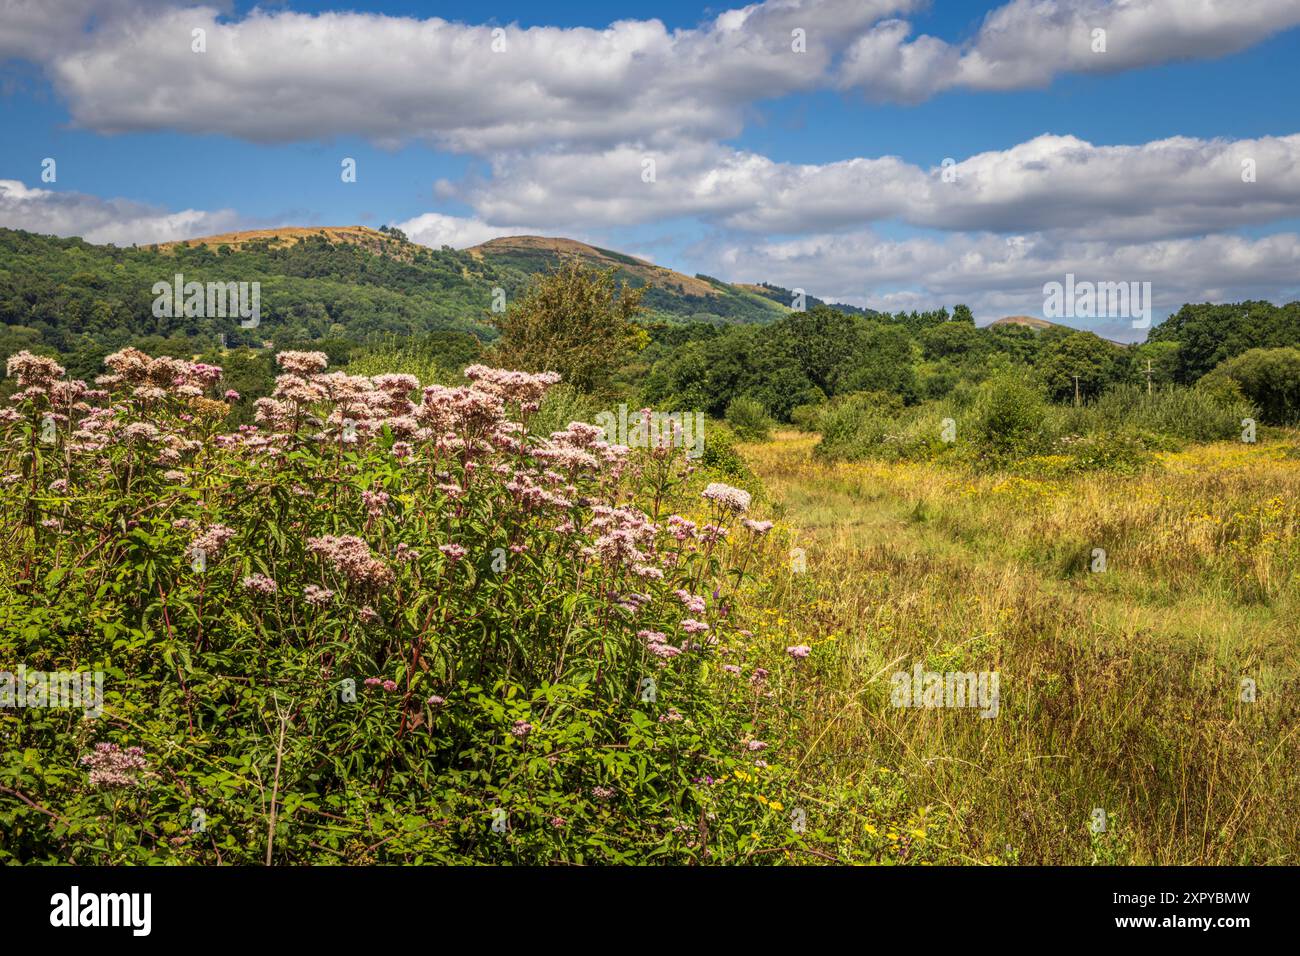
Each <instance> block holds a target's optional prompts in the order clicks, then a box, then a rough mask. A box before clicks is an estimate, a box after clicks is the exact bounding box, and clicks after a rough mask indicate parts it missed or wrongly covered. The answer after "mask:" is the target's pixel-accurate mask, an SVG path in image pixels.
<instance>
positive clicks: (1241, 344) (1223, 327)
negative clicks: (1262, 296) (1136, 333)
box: [1148, 301, 1300, 385]
mask: <svg viewBox="0 0 1300 956" xmlns="http://www.w3.org/2000/svg"><path fill="white" fill-rule="evenodd" d="M1148 341H1149V342H1177V343H1178V358H1177V365H1176V375H1177V378H1176V380H1177V381H1178V383H1179V384H1182V385H1191V384H1193V383H1194V382H1196V381H1198V380H1199V379H1200V378H1201V377H1202V376H1204V375H1206V374H1208V373H1209V372H1210V371H1212V370H1213V369H1214V368H1215V366H1217V365H1219V364H1220V363H1221V362H1224V361H1226V360H1228V359H1230V358H1233V357H1235V356H1237V355H1241V354H1242V353H1243V352H1247V351H1249V350H1250V349H1254V348H1264V349H1272V348H1285V347H1296V346H1300V302H1288V303H1287V304H1286V305H1283V306H1276V305H1273V303H1271V302H1257V301H1250V302H1238V303H1225V304H1223V305H1211V304H1209V303H1199V304H1196V305H1191V304H1189V305H1184V306H1183V307H1182V308H1181V309H1179V310H1178V312H1177V313H1175V314H1174V315H1172V316H1170V317H1169V318H1168V319H1166V320H1165V321H1164V322H1162V323H1161V324H1160V325H1158V326H1157V327H1156V328H1154V329H1152V330H1151V333H1150V335H1149V336H1148Z"/></svg>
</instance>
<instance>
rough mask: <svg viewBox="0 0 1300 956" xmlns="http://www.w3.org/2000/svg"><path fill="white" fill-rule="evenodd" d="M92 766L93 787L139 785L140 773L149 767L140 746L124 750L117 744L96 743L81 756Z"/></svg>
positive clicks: (91, 778)
mask: <svg viewBox="0 0 1300 956" xmlns="http://www.w3.org/2000/svg"><path fill="white" fill-rule="evenodd" d="M81 763H82V765H83V766H86V767H89V768H90V785H91V786H92V787H104V788H108V787H138V786H139V785H140V774H141V773H142V772H144V771H145V770H147V769H148V766H149V764H148V761H147V760H145V755H144V751H143V750H142V749H141V748H139V747H127V748H126V749H125V750H123V749H122V748H121V747H119V746H118V745H117V744H110V743H102V744H95V749H94V750H92V751H91V752H90V753H88V754H85V755H83V756H82V758H81Z"/></svg>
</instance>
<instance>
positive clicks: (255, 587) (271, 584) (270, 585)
mask: <svg viewBox="0 0 1300 956" xmlns="http://www.w3.org/2000/svg"><path fill="white" fill-rule="evenodd" d="M239 583H240V586H242V587H243V588H244V590H246V591H252V592H253V593H254V594H260V595H262V596H266V595H270V594H274V593H275V592H276V591H278V590H280V586H279V585H278V584H276V583H275V581H273V580H271V579H270V578H268V577H267V576H266V575H265V574H250V575H248V576H247V577H246V578H244V579H243V580H242V581H240V582H239Z"/></svg>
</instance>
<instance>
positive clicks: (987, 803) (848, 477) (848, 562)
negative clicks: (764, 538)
mask: <svg viewBox="0 0 1300 956" xmlns="http://www.w3.org/2000/svg"><path fill="white" fill-rule="evenodd" d="M816 441H817V437H816V436H809V435H804V434H801V433H799V432H793V431H783V432H778V433H777V434H776V436H775V440H774V441H772V442H769V443H763V444H753V445H747V446H743V448H742V451H743V453H744V455H745V457H746V458H747V459H748V461H749V462H750V463H751V464H752V466H753V468H754V469H755V471H756V472H757V473H758V475H759V476H760V477H761V479H762V480H763V482H764V484H765V486H766V488H767V492H768V494H769V495H770V496H771V499H772V501H773V502H774V506H775V509H776V512H777V513H778V514H781V515H782V516H783V522H782V523H783V526H785V527H787V528H788V529H789V533H790V536H791V537H790V545H791V547H792V548H801V549H803V551H804V552H805V553H806V564H807V573H806V574H802V575H801V574H786V575H785V576H780V575H778V576H777V577H776V578H775V579H773V580H772V581H771V582H770V586H771V587H772V589H773V590H772V592H771V596H770V601H771V604H772V606H771V607H770V608H768V609H766V610H765V612H764V614H765V616H766V618H765V619H766V620H767V621H768V622H769V624H770V625H771V626H774V627H777V628H779V629H782V630H783V631H784V632H785V633H787V634H788V637H787V639H788V640H789V641H790V642H794V641H797V640H803V641H807V642H808V643H809V644H811V645H812V646H813V648H814V656H815V658H816V659H817V660H819V661H821V662H822V668H823V671H822V673H823V674H824V685H823V687H822V689H821V692H822V694H823V695H824V696H823V698H822V700H821V702H820V705H819V706H817V707H815V708H812V709H811V710H809V711H808V713H807V719H806V722H805V723H804V725H803V726H802V728H801V731H800V748H801V753H800V755H799V756H798V757H797V758H795V759H796V762H797V763H798V764H799V765H800V766H801V768H802V773H804V774H807V775H810V776H815V777H817V778H818V779H819V781H820V782H821V785H822V789H823V790H825V791H826V792H838V793H839V794H841V797H840V800H839V802H837V803H835V804H833V805H826V806H821V807H819V808H818V812H819V813H821V814H825V815H826V816H827V817H828V818H831V819H833V820H835V821H836V823H835V827H836V829H837V831H838V832H840V833H841V834H842V837H841V839H842V840H843V841H844V842H845V844H852V843H855V842H857V841H860V840H863V839H865V838H870V839H881V840H884V841H887V845H888V846H890V847H891V848H892V849H893V851H894V858H896V859H898V860H899V861H906V860H908V859H910V858H912V857H914V855H915V854H916V852H917V846H918V845H919V844H921V843H925V842H929V843H931V844H933V847H932V848H931V852H932V853H933V854H934V856H935V857H936V858H939V859H944V860H947V861H965V862H990V863H992V862H999V861H1001V862H1019V863H1125V864H1134V863H1135V864H1143V863H1163V864H1263V863H1286V862H1291V863H1294V862H1295V861H1296V848H1297V847H1298V846H1300V824H1298V823H1297V821H1296V817H1295V814H1294V813H1293V812H1292V810H1291V808H1293V807H1294V806H1295V805H1296V801H1297V798H1298V797H1300V778H1298V777H1297V775H1296V773H1295V772H1294V768H1295V765H1296V761H1297V757H1300V737H1298V734H1300V721H1298V720H1297V717H1298V716H1300V713H1298V710H1300V705H1298V704H1297V701H1298V700H1300V696H1298V695H1297V685H1298V680H1297V678H1298V676H1300V667H1298V666H1297V663H1296V657H1295V647H1296V638H1297V628H1298V626H1300V625H1298V624H1297V616H1296V609H1297V602H1296V590H1295V585H1296V568H1297V561H1300V542H1298V540H1297V530H1298V528H1300V524H1298V520H1297V519H1298V511H1300V504H1298V502H1300V494H1298V492H1300V458H1298V457H1297V453H1296V448H1297V441H1296V436H1295V435H1294V434H1293V433H1285V432H1279V433H1278V434H1277V436H1275V437H1272V438H1271V439H1270V440H1267V441H1264V442H1261V443H1260V444H1257V445H1242V444H1239V443H1238V444H1233V443H1218V444H1213V445H1205V446H1195V447H1193V448H1192V449H1190V450H1188V451H1186V452H1180V453H1174V454H1166V455H1162V456H1159V457H1158V461H1157V464H1156V465H1155V466H1154V467H1152V468H1150V469H1149V470H1146V471H1144V472H1142V473H1140V474H1138V475H1136V476H1132V477H1122V476H1114V475H1109V474H1103V473H1093V474H1089V475H1086V476H1076V477H1071V478H1068V479H1058V480H1035V479H1031V478H1024V477H1008V476H1005V475H972V474H971V473H967V472H964V471H960V470H957V469H948V468H945V467H942V466H937V465H932V464H907V463H901V464H892V463H891V464H880V463H860V464H854V463H849V464H846V463H835V464H827V463H824V462H821V461H818V460H816V459H814V458H813V456H812V448H813V446H814V445H815V443H816ZM1094 549H1100V551H1095V550H1094ZM1101 551H1104V556H1103V555H1102V554H1101V553H1100V552H1101ZM1099 558H1102V559H1103V560H1104V570H1103V569H1102V568H1103V565H1099V564H1097V563H1096V562H1097V561H1098V559H1099ZM1094 566H1096V570H1094ZM917 661H921V662H923V663H924V665H925V667H926V668H927V669H929V670H934V671H940V672H943V671H997V672H999V673H1000V678H1001V684H1000V689H1001V707H1000V711H999V713H998V714H997V716H996V717H992V718H982V717H980V716H979V714H978V713H977V712H975V711H971V710H966V711H962V710H951V709H943V708H938V709H915V708H898V707H893V706H891V702H890V687H889V683H888V675H889V674H891V673H893V672H895V671H898V670H908V669H910V668H912V667H913V666H914V664H915V663H916V662H917ZM897 802H901V803H903V804H906V806H907V807H908V808H909V809H910V812H911V814H912V817H911V819H912V820H913V821H914V825H912V826H909V827H907V828H903V827H899V826H895V827H894V828H893V829H892V830H891V829H889V824H890V822H892V821H894V820H896V809H895V807H896V803H897ZM891 814H893V815H892V816H891ZM1102 814H1104V816H1102ZM922 820H925V821H927V822H926V823H922V822H921V821H922ZM922 834H924V835H922Z"/></svg>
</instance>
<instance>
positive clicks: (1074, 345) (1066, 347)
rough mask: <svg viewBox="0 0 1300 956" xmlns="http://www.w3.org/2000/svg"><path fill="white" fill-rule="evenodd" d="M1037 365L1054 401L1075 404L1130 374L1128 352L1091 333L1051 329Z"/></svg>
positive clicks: (1046, 336) (1045, 338)
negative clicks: (1127, 372) (1076, 401)
mask: <svg viewBox="0 0 1300 956" xmlns="http://www.w3.org/2000/svg"><path fill="white" fill-rule="evenodd" d="M1043 335H1044V341H1043V348H1042V353H1041V355H1040V357H1039V359H1038V362H1037V364H1036V368H1037V370H1038V374H1039V377H1040V378H1041V380H1042V382H1043V384H1044V385H1045V387H1046V389H1047V394H1048V396H1049V397H1050V398H1052V399H1054V400H1056V401H1072V400H1073V399H1074V396H1075V394H1076V388H1077V390H1078V395H1079V397H1080V399H1082V400H1085V401H1086V400H1088V399H1090V398H1095V397H1096V396H1098V395H1100V394H1101V393H1102V392H1103V391H1105V389H1106V388H1107V387H1109V386H1110V385H1112V384H1114V383H1115V382H1117V381H1119V380H1120V378H1121V375H1122V374H1123V373H1124V371H1126V363H1125V361H1124V359H1125V356H1124V349H1123V348H1122V347H1121V346H1118V345H1115V344H1114V343H1111V342H1107V341H1106V340H1105V339H1102V338H1099V337H1098V336H1096V335H1093V334H1092V333H1091V332H1073V331H1067V332H1061V331H1058V330H1055V329H1052V330H1049V331H1047V332H1045V333H1043Z"/></svg>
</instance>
